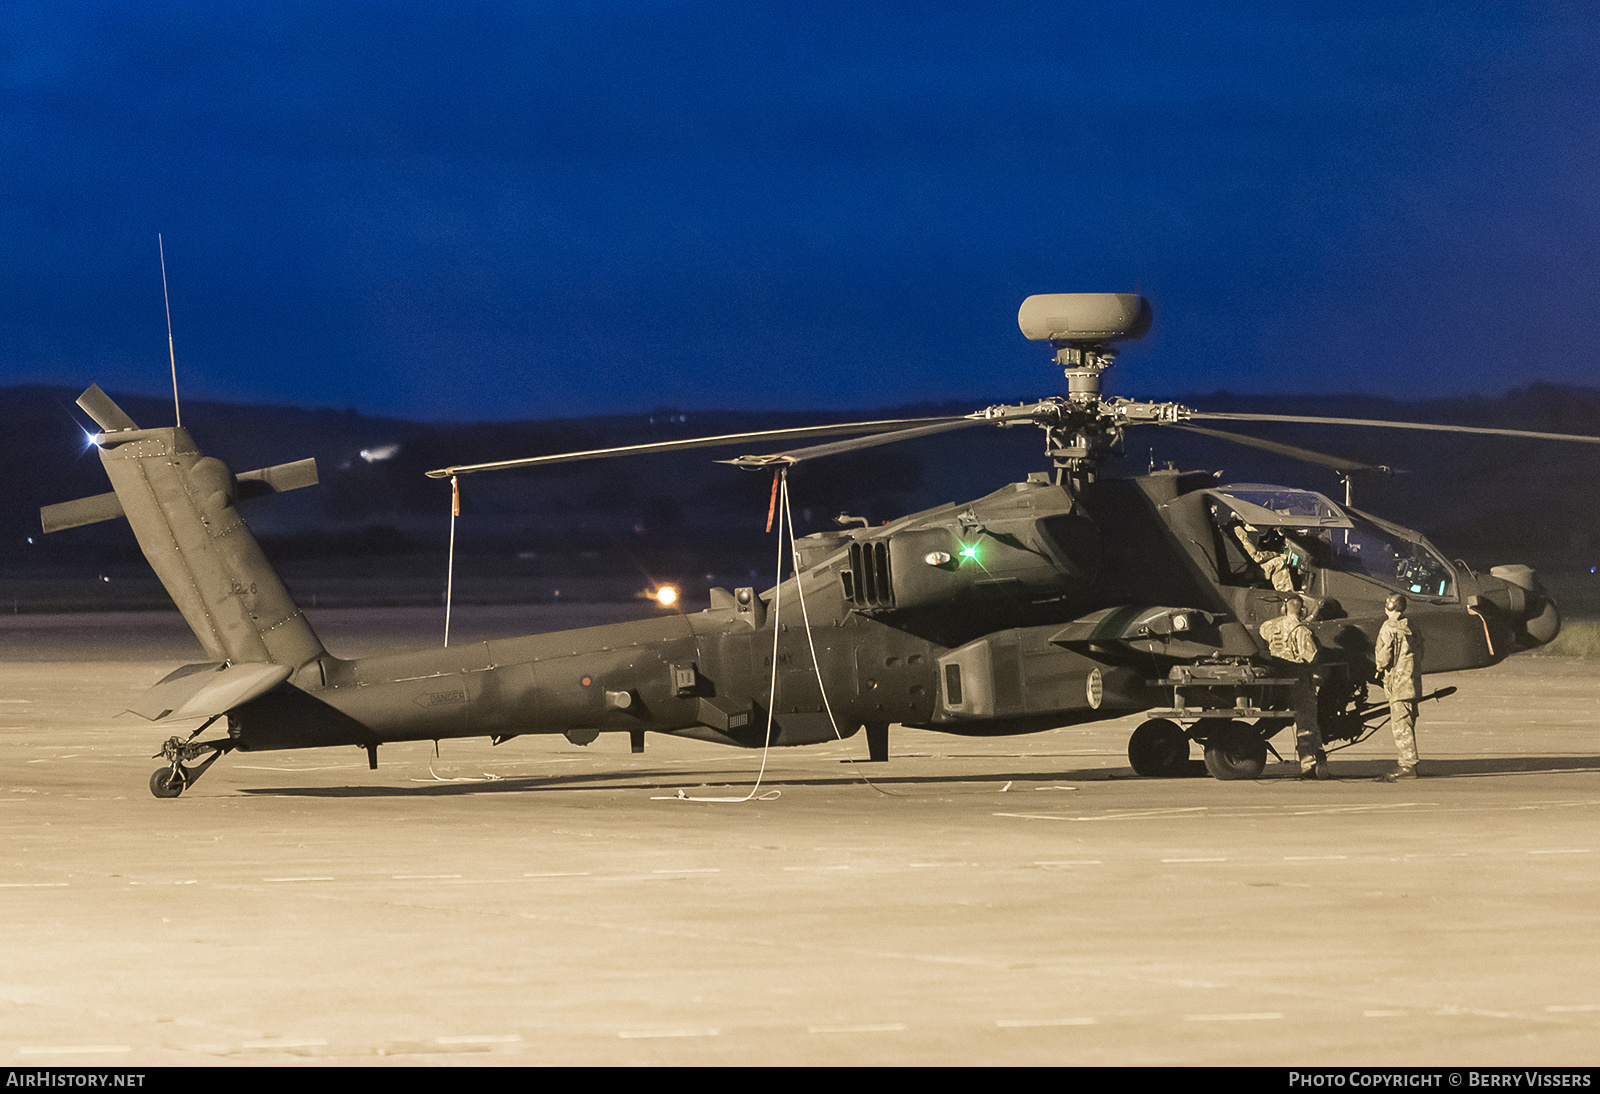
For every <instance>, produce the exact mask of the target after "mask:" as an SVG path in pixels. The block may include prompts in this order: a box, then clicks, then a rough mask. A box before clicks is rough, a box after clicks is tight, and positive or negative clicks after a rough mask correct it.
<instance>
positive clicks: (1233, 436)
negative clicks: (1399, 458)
mask: <svg viewBox="0 0 1600 1094" xmlns="http://www.w3.org/2000/svg"><path fill="white" fill-rule="evenodd" d="M1165 424H1167V425H1168V426H1169V427H1170V428H1172V429H1181V430H1183V431H1184V432H1186V433H1200V434H1203V435H1205V436H1207V437H1215V438H1216V439H1217V440H1219V441H1229V442H1231V443H1233V444H1243V445H1249V446H1250V447H1251V448H1261V449H1265V450H1266V451H1268V452H1274V453H1276V454H1278V455H1279V456H1287V457H1289V458H1290V459H1291V460H1300V461H1301V462H1302V463H1314V464H1319V465H1320V466H1322V467H1331V468H1333V470H1335V471H1337V472H1339V473H1340V474H1344V475H1348V474H1349V473H1350V472H1352V471H1382V472H1384V473H1385V474H1388V473H1389V472H1391V471H1392V470H1393V468H1389V467H1385V466H1383V465H1382V464H1374V463H1357V462H1356V461H1355V460H1347V459H1345V458H1344V457H1343V456H1330V455H1328V454H1327V453H1326V452H1313V451H1312V450H1311V449H1309V448H1299V447H1297V446H1295V445H1292V444H1282V443H1280V442H1278V441H1267V440H1263V439H1261V438H1260V437H1247V436H1245V435H1244V434H1243V433H1227V432H1224V431H1223V430H1220V429H1207V428H1205V427H1204V426H1199V425H1178V424H1176V423H1172V422H1168V423H1165Z"/></svg>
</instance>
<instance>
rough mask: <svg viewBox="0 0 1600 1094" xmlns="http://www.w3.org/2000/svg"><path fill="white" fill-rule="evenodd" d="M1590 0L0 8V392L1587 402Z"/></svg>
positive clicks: (462, 399)
mask: <svg viewBox="0 0 1600 1094" xmlns="http://www.w3.org/2000/svg"><path fill="white" fill-rule="evenodd" d="M1597 10H1600V9H1595V8H1594V7H1592V6H1591V5H1587V4H1578V3H1574V4H1570V5H1561V4H1539V3H1509V2H1508V3H1490V2H1484V3H1471V4H1454V3H1404V2H1401V3H1395V2H1392V0H1390V2H1384V3H1371V4H1359V3H1350V2H1329V3H1307V4H1293V5H1265V4H1260V3H1254V2H1252V3H1238V4H1215V5H1213V4H1195V3H1189V2H1176V0H1171V2H1160V0H1150V2H1145V3H1109V4H1108V3H1092V4H1090V3H1085V4H1079V3H1065V2H1057V3H1030V4H1006V3H993V2H974V3H922V2H919V3H904V4H888V3H874V2H870V0H869V2H865V3H860V2H858V3H839V2H835V0H809V2H806V3H778V4H775V3H761V2H752V0H738V2H726V3H724V2H714V0H709V2H707V0H700V2H669V0H658V2H647V0H618V2H606V0H588V2H584V3H576V2H574V3H535V2H526V3H472V2H461V0H456V2H451V3H438V4H433V3H412V2H397V0H382V2H372V3H355V2H342V3H341V2H325V3H303V4H301V3H281V2H275V0H263V2H260V3H252V4H237V5H235V4H226V5H216V4H212V3H199V2H196V3H175V2H142V3H128V2H126V0H122V2H116V3H103V4H90V3H77V2H72V0H45V2H38V0H5V3H4V4H3V5H0V11H3V15H4V20H5V27H6V29H5V33H4V34H3V35H0V86H3V93H0V149H3V162H4V171H3V175H0V180H3V181H0V195H3V206H0V239H3V247H4V251H3V254H4V262H3V264H0V381H3V382H10V383H15V382H25V381H28V382H31V381H47V382H52V383H63V384H72V385H85V384H87V383H88V382H89V381H91V380H98V381H99V382H100V383H101V384H102V385H103V386H105V387H107V388H108V389H110V390H113V391H119V390H120V391H142V392H147V393H151V394H156V393H160V392H162V391H163V390H164V389H165V385H166V383H167V359H166V354H167V346H166V329H165V321H164V317H163V312H162V303H161V279H160V270H159V267H158V265H157V250H156V236H157V233H158V232H160V233H163V234H164V236H165V240H166V253H167V264H168V276H169V280H170V284H171V289H172V314H173V323H174V327H175V333H176V342H177V353H178V368H179V375H180V380H181V382H182V384H183V387H184V392H185V394H186V395H188V396H189V397H193V398H200V397H207V398H226V399H238V400H246V399H248V400H269V401H273V402H282V403H298V404H305V405H325V406H354V407H356V408H358V409H360V410H362V411H364V412H368V413H374V414H394V415H402V416H407V417H414V418H431V419H476V418H508V417H543V416H556V415H563V416H564V415H582V414H592V413H602V412H611V411H633V410H649V409H652V408H658V407H666V406H678V407H719V408H758V407H759V408H779V407H793V408H863V409H865V408H873V407H882V406H888V405H893V404H901V403H907V402H912V401H919V400H926V399H933V400H945V399H970V400H972V401H973V402H974V403H975V404H982V403H983V402H985V401H988V400H993V399H1000V398H1018V397H1021V396H1024V395H1032V396H1040V395H1047V394H1052V393H1055V392H1056V391H1057V390H1058V383H1057V381H1058V377H1057V376H1056V375H1055V373H1054V370H1053V369H1052V368H1051V367H1050V366H1049V360H1048V358H1049V355H1048V352H1047V350H1045V349H1043V348H1041V347H1038V346H1034V345H1031V344H1029V343H1027V342H1025V341H1024V340H1023V339H1022V337H1021V335H1020V334H1019V333H1018V332H1017V329H1016V325H1015V314H1016V308H1017V305H1018V304H1019V303H1020V301H1021V300H1022V298H1023V297H1024V296H1026V295H1027V294H1029V293H1033V292H1064V291H1087V290H1106V291H1129V290H1133V289H1138V290H1139V291H1142V292H1144V293H1145V294H1146V295H1148V296H1149V297H1150V298H1151V300H1152V301H1153V303H1154V306H1155V309H1156V326H1155V331H1154V333H1153V334H1152V335H1151V336H1150V337H1149V338H1148V339H1146V341H1145V342H1144V343H1142V344H1139V345H1137V346H1134V347H1132V348H1130V349H1129V350H1128V351H1127V352H1126V353H1125V354H1124V357H1123V359H1122V362H1121V363H1120V364H1119V365H1118V368H1117V371H1116V372H1115V373H1114V374H1113V375H1112V376H1111V377H1110V378H1109V386H1110V388H1111V389H1113V390H1116V391H1120V392H1122V393H1127V394H1138V395H1145V396H1162V397H1174V396H1177V395H1181V394H1187V393H1193V392H1201V391H1213V390H1216V389H1219V388H1229V389H1232V390H1235V391H1269V392H1344V391H1357V390H1360V391H1371V392H1374V393H1379V394H1386V395H1394V396H1403V397H1417V396H1425V395H1430V394H1465V393H1469V392H1484V393H1493V392H1499V391H1503V390H1505V389H1507V388H1509V387H1515V386H1519V385H1522V384H1525V383H1528V382H1530V381H1535V380H1546V381H1555V382H1564V383H1579V384H1590V383H1594V382H1596V370H1595V369H1594V368H1593V367H1592V366H1591V363H1590V362H1591V360H1592V359H1593V356H1594V353H1595V349H1594V339H1595V331H1596V329H1597V328H1600V200H1597V193H1596V189H1597V183H1596V179H1597V177H1600V171H1597V167H1600V162H1597V160H1600V157H1597V150H1600V14H1597Z"/></svg>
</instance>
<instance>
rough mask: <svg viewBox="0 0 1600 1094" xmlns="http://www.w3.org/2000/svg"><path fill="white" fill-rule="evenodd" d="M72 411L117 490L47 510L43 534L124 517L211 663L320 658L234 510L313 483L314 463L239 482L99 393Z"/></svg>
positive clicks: (183, 439) (185, 437) (179, 435)
mask: <svg viewBox="0 0 1600 1094" xmlns="http://www.w3.org/2000/svg"><path fill="white" fill-rule="evenodd" d="M78 405H79V406H80V407H82V408H83V409H84V411H85V412H86V413H87V414H88V415H89V416H90V417H91V418H93V419H94V420H95V422H96V423H97V424H99V426H100V428H101V429H103V430H104V431H105V432H103V433H100V434H98V435H97V436H96V437H95V444H96V445H98V446H99V448H100V462H101V463H102V464H103V465H104V466H105V469H106V474H107V476H109V477H110V479H111V486H112V490H113V492H112V493H111V494H100V495H97V496H96V497H92V498H80V499H79V500H77V501H69V502H65V503H63V504H61V505H51V506H47V507H46V508H45V509H44V510H43V511H42V512H41V516H42V518H43V523H44V530H45V531H46V532H53V531H58V530H60V529H62V528H72V527H76V526H78V525H82V524H92V523H94V522H95V521H101V520H110V519H112V518H113V517H117V516H125V517H127V518H128V523H129V524H131V525H132V526H133V534H134V535H135V537H137V538H138V540H139V547H140V549H141V550H143V551H144V557H145V558H146V559H148V560H149V562H150V566H151V568H152V569H154V570H155V572H156V576H157V577H158V578H160V579H161V584H162V585H164V586H166V589H167V593H168V595H170V596H171V597H172V600H173V602H174V603H175V604H177V606H178V610H179V611H180V612H182V613H183V618H184V620H185V621H186V622H187V623H188V624H189V627H190V629H191V630H193V631H194V633H195V636H196V637H197V638H199V639H200V644H201V645H202V646H203V647H205V651H206V655H207V656H208V657H210V658H211V659H212V660H213V661H226V662H232V663H239V662H269V663H272V664H276V665H284V666H288V667H289V668H290V669H291V670H292V669H296V668H299V667H300V666H302V665H304V664H306V663H307V662H309V661H312V660H315V659H316V658H318V657H321V656H322V655H323V654H324V653H325V652H326V651H325V650H324V649H323V647H322V642H321V641H320V640H319V639H318V638H317V636H316V634H315V633H314V632H313V631H312V629H311V625H310V624H309V623H308V622H306V619H305V616H303V615H302V614H301V613H300V609H299V608H298V607H296V606H295V603H294V601H293V599H291V598H290V596H289V591H288V590H287V589H285V588H284V587H283V582H282V581H281V580H279V578H278V575H277V573H276V572H274V571H273V569H272V566H271V564H270V563H268V562H267V559H266V556H265V555H263V554H262V553H261V546H260V545H259V544H258V543H256V541H255V537H253V536H252V535H251V534H250V531H249V529H247V528H246V527H245V525H244V521H242V520H241V519H240V518H239V513H238V510H237V508H236V503H237V502H238V501H239V499H240V498H241V497H250V496H253V495H255V494H261V493H270V492H275V491H279V490H293V489H295V488H297V487H300V486H311V485H313V484H315V483H316V481H317V470H316V463H315V461H312V460H301V461H300V462H298V463H290V464H281V465H279V466H277V467H268V468H263V469H261V470H260V471H249V472H245V473H244V474H242V475H238V476H235V475H234V474H233V472H232V471H230V470H229V469H228V467H227V465H226V464H224V463H223V462H222V461H221V460H218V459H213V458H212V457H210V456H205V455H202V454H201V452H200V450H199V449H198V448H196V447H195V443H194V440H193V439H192V438H191V437H190V436H189V433H188V431H187V430H185V429H182V428H179V427H174V428H170V429H140V428H139V427H138V425H137V424H135V423H134V421H133V419H132V418H130V417H128V415H127V414H126V413H125V412H124V411H123V410H122V408H121V407H119V406H117V404H116V403H114V402H112V401H111V398H110V397H109V396H107V395H106V393H105V392H103V391H101V390H100V388H99V386H98V385H91V386H90V388H89V390H88V391H85V392H84V393H83V394H82V395H81V396H79V398H78Z"/></svg>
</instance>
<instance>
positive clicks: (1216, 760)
mask: <svg viewBox="0 0 1600 1094" xmlns="http://www.w3.org/2000/svg"><path fill="white" fill-rule="evenodd" d="M1266 766H1267V742H1266V741H1264V740H1262V739H1261V735H1260V734H1259V733H1257V732H1256V731H1255V729H1253V728H1252V727H1250V726H1247V725H1245V724H1244V723H1242V722H1230V723H1228V724H1227V725H1226V726H1223V727H1221V728H1220V729H1219V730H1218V731H1217V732H1215V733H1213V734H1212V735H1211V738H1210V740H1208V741H1207V742H1206V770H1207V771H1209V772H1211V775H1212V777H1213V778H1217V779H1254V778H1258V777H1259V776H1260V775H1261V772H1262V771H1264V770H1265V769H1266Z"/></svg>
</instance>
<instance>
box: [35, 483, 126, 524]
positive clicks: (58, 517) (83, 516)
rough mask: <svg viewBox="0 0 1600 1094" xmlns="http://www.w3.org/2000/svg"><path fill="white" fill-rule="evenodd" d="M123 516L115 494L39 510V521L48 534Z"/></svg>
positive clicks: (66, 502) (80, 499)
mask: <svg viewBox="0 0 1600 1094" xmlns="http://www.w3.org/2000/svg"><path fill="white" fill-rule="evenodd" d="M122 515H123V512H122V503H121V502H120V501H118V500H117V495H116V493H115V492H113V493H109V494H96V495H95V496H94V497H92V498H79V499H78V500H77V501H63V502H60V503H59V504H56V505H46V506H45V507H44V508H42V509H40V510H39V519H40V520H41V521H42V522H43V523H44V530H45V531H46V532H59V531H61V530H62V529H64V528H80V527H82V526H83V525H85V524H98V523H99V522H100V521H102V520H115V519H116V518H117V517H120V516H122Z"/></svg>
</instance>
